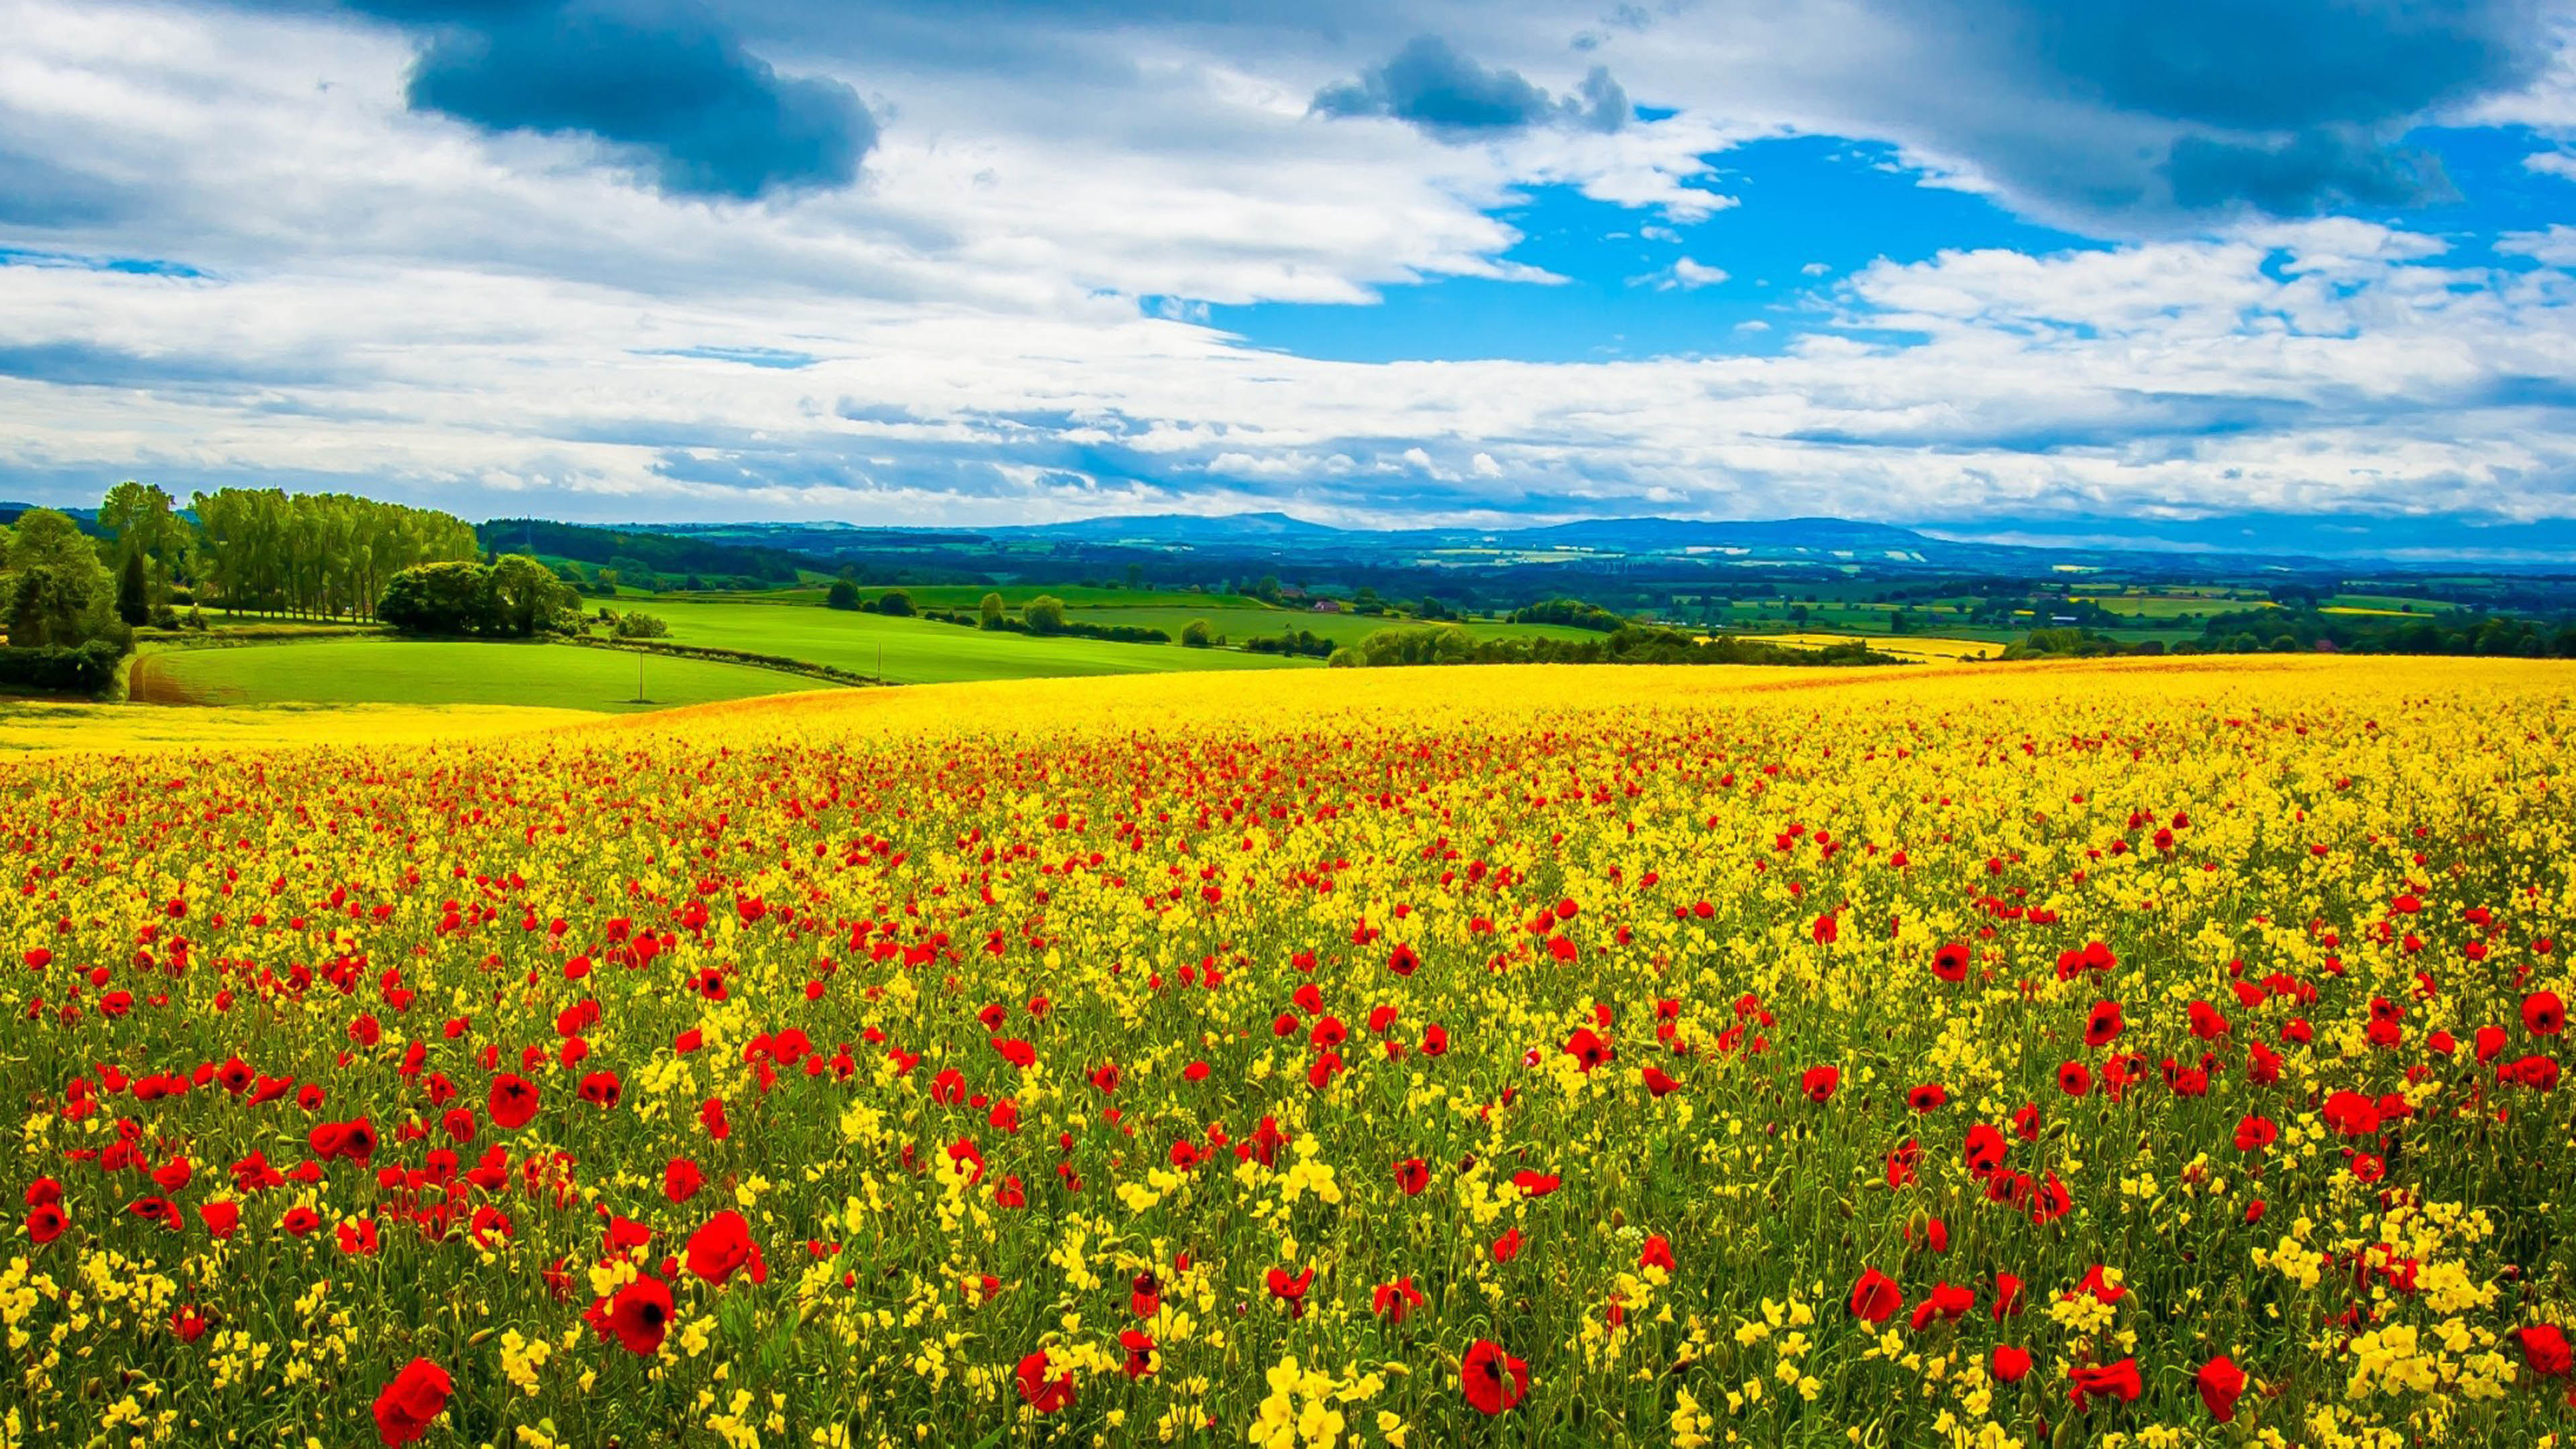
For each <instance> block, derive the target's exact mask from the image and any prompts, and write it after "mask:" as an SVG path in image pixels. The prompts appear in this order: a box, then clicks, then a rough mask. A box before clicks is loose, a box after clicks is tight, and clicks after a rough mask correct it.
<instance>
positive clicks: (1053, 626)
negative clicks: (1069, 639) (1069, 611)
mask: <svg viewBox="0 0 2576 1449" xmlns="http://www.w3.org/2000/svg"><path fill="white" fill-rule="evenodd" d="M1020 618H1021V619H1022V620H1024V621H1025V622H1026V623H1027V624H1028V626H1029V632H1030V633H1032V634H1061V633H1063V632H1064V625H1065V618H1064V600H1062V599H1059V598H1057V597H1056V596H1055V595H1053V594H1040V595H1038V596H1037V597H1036V598H1034V599H1031V600H1029V601H1028V602H1027V603H1026V604H1023V605H1021V606H1020Z"/></svg>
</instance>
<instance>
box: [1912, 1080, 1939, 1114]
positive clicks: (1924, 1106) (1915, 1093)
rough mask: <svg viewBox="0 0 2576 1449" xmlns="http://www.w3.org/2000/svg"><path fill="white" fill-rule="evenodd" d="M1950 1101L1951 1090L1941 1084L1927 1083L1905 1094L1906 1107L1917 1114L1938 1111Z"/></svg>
mask: <svg viewBox="0 0 2576 1449" xmlns="http://www.w3.org/2000/svg"><path fill="white" fill-rule="evenodd" d="M1949 1101H1950V1089H1949V1088H1947V1087H1944V1086H1942V1085H1941V1084H1940V1083H1939V1082H1926V1083H1924V1084H1923V1085H1922V1086H1919V1087H1916V1088H1914V1089H1913V1090H1912V1091H1909V1092H1907V1093H1906V1094H1905V1105H1906V1106H1908V1107H1911V1108H1913V1109H1914V1110H1915V1111H1917V1112H1932V1111H1937V1110H1939V1109H1940V1108H1941V1107H1943V1106H1946V1105H1947V1104H1948V1103H1949Z"/></svg>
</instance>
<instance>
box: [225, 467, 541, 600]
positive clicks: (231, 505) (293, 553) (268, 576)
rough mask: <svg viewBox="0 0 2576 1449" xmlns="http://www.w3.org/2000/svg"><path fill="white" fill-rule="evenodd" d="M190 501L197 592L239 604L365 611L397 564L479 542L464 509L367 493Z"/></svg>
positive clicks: (462, 551)
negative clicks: (415, 504)
mask: <svg viewBox="0 0 2576 1449" xmlns="http://www.w3.org/2000/svg"><path fill="white" fill-rule="evenodd" d="M194 507H195V510H196V514H197V521H198V526H199V528H200V530H201V534H202V543H201V547H202V551H203V555H204V557H203V562H202V565H201V566H200V569H199V577H198V583H199V585H200V588H199V592H200V595H201V596H202V597H203V598H205V599H206V600H207V601H208V602H219V603H221V604H222V605H223V606H224V607H225V608H227V609H231V610H234V611H236V612H241V611H249V612H258V613H284V614H293V615H297V616H301V617H308V618H310V617H321V618H340V617H343V616H353V617H364V616H366V615H367V614H368V613H369V612H370V611H371V610H373V609H374V608H375V606H376V601H377V600H378V599H379V598H381V597H383V596H384V594H385V593H386V591H387V588H388V586H389V585H390V583H391V582H392V580H393V578H394V576H395V575H397V574H399V573H401V572H402V571H403V570H405V569H407V568H411V567H413V566H414V565H417V564H426V563H443V562H457V561H464V560H469V559H472V558H474V557H475V556H476V555H477V553H478V552H479V551H480V550H479V548H478V546H477V545H476V543H475V541H474V530H473V529H472V528H471V527H469V526H468V525H467V524H466V522H465V520H463V519H461V518H457V517H455V516H453V515H451V514H446V513H440V512H438V511H436V510H435V509H428V508H410V507H406V506H404V505H402V504H399V503H379V502H377V501H376V500H374V499H372V498H355V497H351V496H348V495H346V494H339V493H296V494H289V493H287V492H285V491H284V490H282V489H276V488H256V489H252V488H224V489H219V490H217V491H216V492H213V493H200V494H197V495H196V497H195V499H194ZM531 562H532V563H533V562H534V561H533V560H531ZM551 577H552V576H551V575H549V580H551Z"/></svg>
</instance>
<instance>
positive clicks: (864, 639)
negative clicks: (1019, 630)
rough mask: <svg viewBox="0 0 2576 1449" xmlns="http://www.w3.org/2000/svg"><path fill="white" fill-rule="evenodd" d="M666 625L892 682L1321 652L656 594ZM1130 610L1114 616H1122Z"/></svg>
mask: <svg viewBox="0 0 2576 1449" xmlns="http://www.w3.org/2000/svg"><path fill="white" fill-rule="evenodd" d="M645 612H646V613H649V614H653V615H656V616H658V617H659V618H661V619H662V620H664V621H665V622H667V623H668V624H669V625H670V626H671V642H672V643H675V644H699V645H706V646H710V647H713V648H718V649H740V650H745V651H748V652H750V653H755V654H776V655H783V656H785V657H787V658H790V659H802V660H808V661H811V662H813V663H816V664H829V665H832V666H834V667H835V668H839V669H848V670H852V671H855V672H857V673H860V674H865V675H870V676H873V677H876V678H880V679H885V680H888V681H890V682H892V683H896V684H941V683H947V682H950V681H954V680H966V679H1039V678H1061V677H1070V676H1075V675H1089V674H1157V673H1166V672H1170V671H1175V670H1184V669H1279V668H1295V667H1298V666H1300V665H1307V666H1311V665H1314V664H1317V663H1320V661H1317V660H1288V659H1283V658H1281V657H1279V656H1276V655H1265V654H1245V653H1241V652H1239V651H1237V650H1232V649H1184V648H1182V647H1181V646H1179V645H1178V644H1110V643H1105V642H1102V641H1099V640H1094V639H1073V638H1057V639H1040V638H1035V637H1032V636H1030V635H1027V634H1003V633H986V632H984V631H983V630H980V629H969V628H965V627H963V626H960V625H957V624H940V623H934V622H932V621H931V620H928V619H897V618H888V617H886V616H884V615H880V614H854V613H843V612H841V611H839V610H834V609H820V608H815V607H812V606H810V605H803V604H782V603H739V604H730V603H729V604H717V603H702V602H693V601H680V600H668V599H666V600H658V601H656V602H654V603H653V604H651V605H648V606H647V607H646V608H645ZM1126 613H1127V611H1125V610H1119V611H1115V613H1114V615H1113V617H1115V618H1117V619H1118V620H1119V621H1121V622H1124V620H1125V615H1126Z"/></svg>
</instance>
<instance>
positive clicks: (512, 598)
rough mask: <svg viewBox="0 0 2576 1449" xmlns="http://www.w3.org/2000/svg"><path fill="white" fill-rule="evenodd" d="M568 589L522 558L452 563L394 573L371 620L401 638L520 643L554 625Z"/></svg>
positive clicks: (568, 600) (569, 598) (566, 604)
mask: <svg viewBox="0 0 2576 1449" xmlns="http://www.w3.org/2000/svg"><path fill="white" fill-rule="evenodd" d="M573 603H574V596H573V592H572V590H570V589H568V588H566V587H564V584H563V581H562V580H560V579H558V578H556V577H555V576H554V574H553V573H552V572H550V571H549V570H548V569H547V568H546V566H545V565H543V564H541V563H538V562H537V561H536V560H535V559H532V558H529V557H528V556H527V555H525V554H504V555H503V556H502V557H500V558H498V559H496V560H494V561H493V562H491V563H489V564H479V563H471V562H466V561H461V560H451V561H448V562H444V563H434V564H423V565H420V566H418V567H415V568H408V569H405V570H403V571H402V572H400V573H398V574H396V575H394V577H393V581H392V582H391V583H390V584H388V585H386V587H385V593H384V598H383V599H382V600H381V601H379V602H378V604H377V605H376V617H377V618H379V619H382V620H383V621H384V622H386V623H388V624H391V625H393V626H394V627H395V628H396V629H398V630H401V631H402V632H403V633H406V634H421V635H433V636H439V635H444V636H451V637H452V636H469V637H481V638H507V639H525V638H529V637H532V636H534V635H535V634H537V633H539V632H540V631H542V630H545V629H549V628H551V627H553V626H554V624H555V622H556V616H557V615H558V614H560V613H561V612H563V611H564V610H566V609H569V608H571V607H572V606H573Z"/></svg>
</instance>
